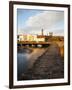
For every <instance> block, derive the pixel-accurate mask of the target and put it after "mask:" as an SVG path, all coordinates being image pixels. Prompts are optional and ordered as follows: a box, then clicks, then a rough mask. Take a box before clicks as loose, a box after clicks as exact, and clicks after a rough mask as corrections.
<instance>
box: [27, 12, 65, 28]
mask: <svg viewBox="0 0 72 90" xmlns="http://www.w3.org/2000/svg"><path fill="white" fill-rule="evenodd" d="M63 19H64V14H63V12H60V11H59V12H58V11H44V12H43V13H39V14H37V15H35V16H32V17H29V19H28V20H27V22H26V24H27V26H29V27H33V28H35V27H37V28H45V29H46V28H51V27H52V26H53V25H54V24H56V23H57V22H59V21H61V20H63Z"/></svg>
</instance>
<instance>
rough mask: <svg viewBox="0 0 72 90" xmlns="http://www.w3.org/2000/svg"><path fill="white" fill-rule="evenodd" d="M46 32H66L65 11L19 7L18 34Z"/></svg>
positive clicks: (56, 33)
mask: <svg viewBox="0 0 72 90" xmlns="http://www.w3.org/2000/svg"><path fill="white" fill-rule="evenodd" d="M42 28H43V29H44V34H45V35H46V34H47V33H48V32H53V33H54V34H55V35H63V34H64V12H63V11H49V10H48V11H45V10H35V9H34V10H33V9H17V29H18V34H24V33H25V34H41V29H42Z"/></svg>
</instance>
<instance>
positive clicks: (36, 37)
mask: <svg viewBox="0 0 72 90" xmlns="http://www.w3.org/2000/svg"><path fill="white" fill-rule="evenodd" d="M18 40H19V41H36V42H40V41H45V37H44V36H42V35H31V34H26V35H25V34H23V35H18Z"/></svg>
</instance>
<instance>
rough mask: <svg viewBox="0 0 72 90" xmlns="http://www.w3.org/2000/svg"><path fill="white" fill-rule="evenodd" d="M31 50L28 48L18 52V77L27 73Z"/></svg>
mask: <svg viewBox="0 0 72 90" xmlns="http://www.w3.org/2000/svg"><path fill="white" fill-rule="evenodd" d="M29 53H30V51H29V50H26V49H22V50H19V51H18V53H17V72H18V79H20V77H21V76H22V74H23V73H25V72H26V71H27V69H28V58H27V56H28V55H29Z"/></svg>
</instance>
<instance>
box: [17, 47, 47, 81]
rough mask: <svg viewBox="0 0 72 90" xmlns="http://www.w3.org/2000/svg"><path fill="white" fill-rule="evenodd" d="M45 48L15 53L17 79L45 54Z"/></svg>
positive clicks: (21, 50) (28, 49) (25, 49)
mask: <svg viewBox="0 0 72 90" xmlns="http://www.w3.org/2000/svg"><path fill="white" fill-rule="evenodd" d="M45 50H46V49H45V48H24V49H19V50H18V52H17V73H18V74H17V79H18V80H20V79H21V77H22V75H23V74H24V73H25V72H27V70H28V69H29V68H31V67H32V65H33V63H34V62H35V60H36V59H37V58H38V57H39V56H41V55H42V54H43V53H44V52H45Z"/></svg>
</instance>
